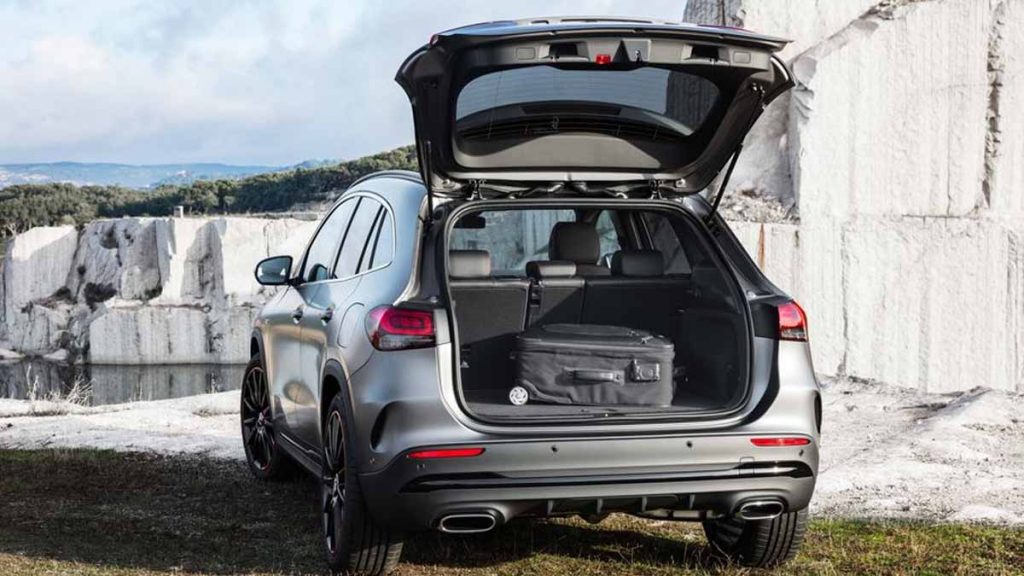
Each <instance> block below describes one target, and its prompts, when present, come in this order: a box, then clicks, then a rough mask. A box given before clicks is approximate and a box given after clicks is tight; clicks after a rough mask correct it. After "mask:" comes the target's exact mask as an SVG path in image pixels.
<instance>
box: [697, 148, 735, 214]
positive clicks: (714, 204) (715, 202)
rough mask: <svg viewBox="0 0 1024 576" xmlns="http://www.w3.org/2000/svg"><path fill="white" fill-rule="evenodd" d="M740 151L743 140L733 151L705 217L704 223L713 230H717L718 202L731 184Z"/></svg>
mask: <svg viewBox="0 0 1024 576" xmlns="http://www.w3.org/2000/svg"><path fill="white" fill-rule="evenodd" d="M740 152H743V142H740V143H739V145H737V146H736V151H735V152H733V153H732V160H730V161H729V167H728V168H726V170H725V177H723V178H722V183H721V184H719V185H718V193H716V194H715V199H714V200H712V201H711V210H710V211H709V212H708V215H707V216H705V217H704V224H706V225H707V227H708V228H710V229H711V230H712V231H715V212H717V211H718V204H719V203H720V202H721V201H722V196H724V195H725V187H726V185H727V184H729V178H730V177H732V169H733V168H735V167H736V160H739V157H740Z"/></svg>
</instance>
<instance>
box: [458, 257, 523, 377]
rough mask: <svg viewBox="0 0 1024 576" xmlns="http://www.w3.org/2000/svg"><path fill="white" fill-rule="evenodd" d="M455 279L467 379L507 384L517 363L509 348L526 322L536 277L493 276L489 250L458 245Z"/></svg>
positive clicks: (460, 342) (463, 366)
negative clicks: (531, 283)
mask: <svg viewBox="0 0 1024 576" xmlns="http://www.w3.org/2000/svg"><path fill="white" fill-rule="evenodd" d="M448 270H449V277H450V278H451V281H450V283H449V285H450V289H451V294H452V300H454V309H455V314H456V316H457V318H458V328H459V344H460V345H461V352H460V357H461V361H462V369H463V377H464V379H463V382H469V383H472V385H474V386H478V387H501V388H507V387H508V384H509V379H510V378H511V375H512V373H513V371H514V370H513V369H514V365H513V364H512V360H511V359H510V357H509V351H510V350H512V348H513V347H514V346H515V337H516V334H518V333H519V332H521V331H522V330H523V327H524V326H525V325H526V310H527V302H528V299H529V293H530V282H529V281H528V280H526V279H524V278H510V279H504V278H502V279H496V278H493V277H492V276H491V255H490V253H488V252H486V251H484V250H452V251H450V252H449V254H448Z"/></svg>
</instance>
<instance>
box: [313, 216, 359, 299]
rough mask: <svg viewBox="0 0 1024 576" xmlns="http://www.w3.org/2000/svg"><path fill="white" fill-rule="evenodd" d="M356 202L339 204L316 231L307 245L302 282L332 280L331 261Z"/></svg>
mask: <svg viewBox="0 0 1024 576" xmlns="http://www.w3.org/2000/svg"><path fill="white" fill-rule="evenodd" d="M356 202H357V201H356V200H355V199H352V200H346V201H344V202H342V203H341V204H339V205H338V206H337V207H336V208H335V209H334V211H333V212H331V214H330V215H329V216H328V217H327V220H326V221H324V224H323V226H321V227H320V230H319V231H317V233H316V237H315V238H313V242H312V244H310V245H309V252H307V253H306V261H305V264H304V265H303V267H302V280H303V281H305V282H317V281H319V280H328V279H330V278H332V276H331V259H332V258H334V254H335V250H336V249H337V248H338V243H339V242H341V239H342V237H343V236H344V235H345V228H346V227H348V223H349V219H350V217H351V216H352V210H353V209H354V208H355V206H356Z"/></svg>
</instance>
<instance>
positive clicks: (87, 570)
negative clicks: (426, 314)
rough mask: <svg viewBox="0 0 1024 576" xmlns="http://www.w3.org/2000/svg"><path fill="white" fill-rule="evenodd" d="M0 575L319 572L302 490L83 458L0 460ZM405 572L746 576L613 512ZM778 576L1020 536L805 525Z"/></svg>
mask: <svg viewBox="0 0 1024 576" xmlns="http://www.w3.org/2000/svg"><path fill="white" fill-rule="evenodd" d="M0 498H2V504H0V574H4V575H19V576H20V575H32V576H35V575H40V574H85V575H98V576H113V575H117V576H121V575H143V574H172V573H173V574H211V575H214V574H216V575H219V574H260V575H263V574H267V575H269V574H318V573H323V568H324V564H323V562H322V560H321V555H320V542H319V525H318V516H317V507H318V505H317V504H318V496H317V487H316V485H315V483H314V482H312V481H311V480H308V479H306V478H296V479H295V480H294V481H293V482H288V483H282V484H263V483H259V482H256V481H254V480H252V479H251V478H250V477H249V475H248V473H247V471H246V470H245V468H244V466H243V465H242V464H241V463H236V462H226V461H220V460H208V459H202V458H195V457H160V456H149V455H140V454H119V453H113V452H100V451H87V450H74V451H66V450H47V451H0ZM404 558H405V562H404V563H403V564H402V568H401V570H400V574H403V575H408V576H421V575H423V576H425V575H438V576H440V575H448V574H459V575H467V576H476V575H485V574H486V575H513V574H556V575H559V576H567V575H577V574H582V575H600V576H608V575H610V574H615V575H619V574H727V575H732V574H755V572H751V571H747V570H743V569H740V568H737V567H734V566H730V565H728V564H725V563H724V562H722V561H721V560H720V559H719V558H717V557H716V556H715V555H714V554H713V553H712V551H711V550H710V549H709V548H708V546H707V545H706V543H705V541H704V537H703V535H702V534H701V532H700V530H699V527H698V526H696V525H691V524H676V523H669V522H650V521H644V520H638V519H635V518H630V517H626V516H612V517H610V518H609V519H608V520H606V521H605V522H604V523H602V524H600V525H596V526H591V525H589V524H586V523H585V522H581V521H579V520H558V521H550V522H526V521H523V522H514V523H512V524H511V525H509V526H506V527H504V528H501V529H499V530H496V531H494V532H492V533H490V534H485V535H480V536H475V537H452V536H445V535H440V534H433V533H431V534H422V535H419V536H418V537H416V538H415V539H412V540H410V541H409V543H408V544H407V546H406V552H405V556H404ZM777 573H779V574H851V573H870V574H876V573H882V574H922V573H925V574H927V573H933V574H1019V573H1024V531H1021V530H1013V529H1006V528H997V527H983V526H965V525H924V524H906V523H898V524H897V523H866V522H851V521H816V522H814V523H813V525H812V528H811V530H810V533H809V536H808V541H807V543H806V545H805V547H804V552H803V553H802V554H801V555H800V556H799V557H798V558H797V559H796V561H795V562H793V563H792V564H791V565H789V566H787V567H786V569H785V570H780V571H778V572H777Z"/></svg>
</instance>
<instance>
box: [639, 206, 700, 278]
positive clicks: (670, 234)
mask: <svg viewBox="0 0 1024 576" xmlns="http://www.w3.org/2000/svg"><path fill="white" fill-rule="evenodd" d="M643 219H644V223H645V224H646V225H647V232H648V233H649V234H650V236H651V244H652V245H653V246H652V247H653V248H654V249H655V250H657V251H659V252H661V258H662V261H663V262H664V264H665V273H666V274H689V273H690V271H691V266H690V262H689V260H688V259H687V257H686V251H685V250H684V249H683V242H682V241H681V240H680V239H679V230H677V228H676V226H673V225H672V221H671V220H670V219H669V218H668V217H666V216H665V215H664V214H658V213H657V212H646V213H644V216H643Z"/></svg>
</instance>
